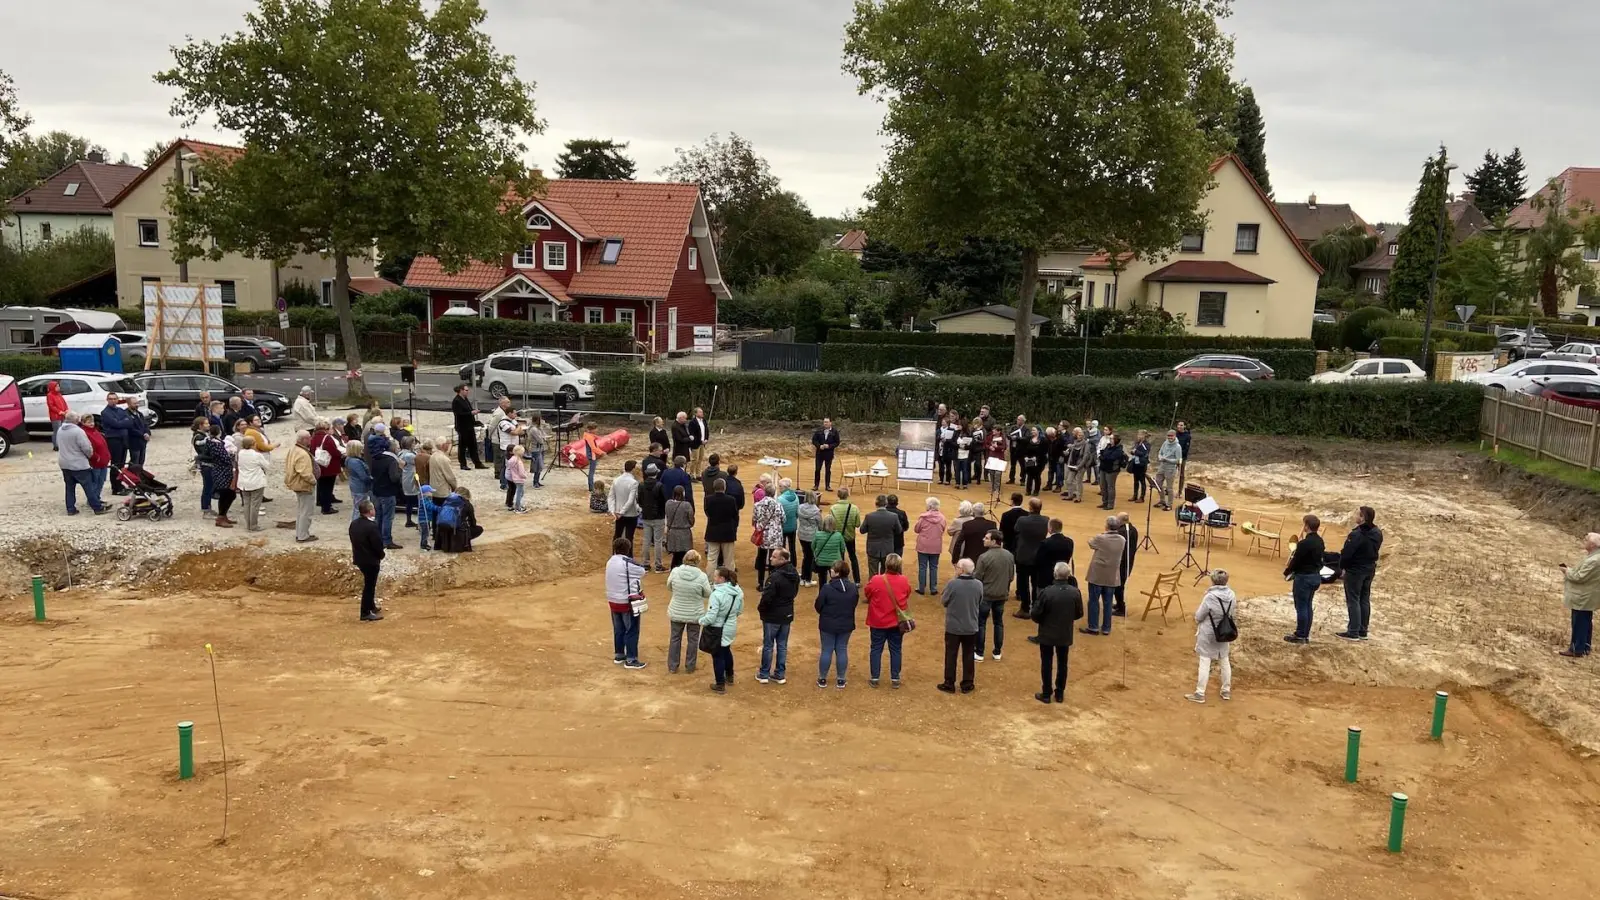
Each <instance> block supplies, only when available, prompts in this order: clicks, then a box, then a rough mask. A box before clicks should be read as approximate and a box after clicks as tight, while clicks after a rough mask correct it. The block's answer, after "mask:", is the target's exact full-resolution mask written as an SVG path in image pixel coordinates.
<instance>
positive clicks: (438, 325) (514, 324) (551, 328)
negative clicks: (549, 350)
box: [433, 316, 634, 353]
mask: <svg viewBox="0 0 1600 900" xmlns="http://www.w3.org/2000/svg"><path fill="white" fill-rule="evenodd" d="M433 328H434V331H436V332H438V333H439V334H483V335H497V336H510V337H522V338H527V339H528V340H529V341H532V342H534V343H535V344H548V345H550V346H553V347H577V346H578V345H579V344H584V345H585V347H586V349H590V350H597V351H600V352H620V353H631V352H633V343H634V341H633V330H632V329H631V328H629V327H628V326H626V325H587V324H583V323H579V322H529V321H526V320H523V319H480V318H476V317H473V318H468V317H466V316H444V317H443V318H440V319H438V320H437V321H435V322H434V323H433ZM599 345H603V346H604V347H615V348H617V349H616V350H614V351H612V350H601V347H600V346H599Z"/></svg>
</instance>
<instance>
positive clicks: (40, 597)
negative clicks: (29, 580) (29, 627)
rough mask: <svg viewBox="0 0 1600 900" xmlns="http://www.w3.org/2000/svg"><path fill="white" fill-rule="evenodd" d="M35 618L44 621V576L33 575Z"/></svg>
mask: <svg viewBox="0 0 1600 900" xmlns="http://www.w3.org/2000/svg"><path fill="white" fill-rule="evenodd" d="M33 620H34V621H35V622H43V621H44V576H43V575H35V576H33Z"/></svg>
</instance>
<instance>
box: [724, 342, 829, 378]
mask: <svg viewBox="0 0 1600 900" xmlns="http://www.w3.org/2000/svg"><path fill="white" fill-rule="evenodd" d="M821 363H822V345H821V344H786V343H781V342H778V341H741V342H740V343H739V368H741V369H743V370H745V371H747V372H753V371H767V372H815V371H817V368H818V366H820V365H821Z"/></svg>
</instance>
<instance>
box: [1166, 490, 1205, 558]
mask: <svg viewBox="0 0 1600 900" xmlns="http://www.w3.org/2000/svg"><path fill="white" fill-rule="evenodd" d="M1186 512H1187V513H1189V514H1190V515H1191V516H1192V518H1190V519H1189V521H1188V522H1184V521H1183V518H1184V513H1186ZM1177 516H1178V521H1179V523H1180V524H1183V525H1186V526H1187V527H1188V534H1187V539H1188V547H1187V548H1186V549H1185V550H1184V552H1183V556H1182V557H1180V558H1179V559H1178V561H1177V562H1176V563H1173V565H1172V568H1173V570H1174V571H1176V570H1178V569H1188V568H1193V567H1196V566H1198V565H1200V560H1198V559H1195V558H1194V527H1195V523H1196V522H1198V521H1200V518H1201V516H1200V512H1199V510H1197V509H1195V508H1194V504H1192V503H1185V504H1183V505H1182V506H1180V507H1178V512H1177Z"/></svg>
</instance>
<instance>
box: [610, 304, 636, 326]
mask: <svg viewBox="0 0 1600 900" xmlns="http://www.w3.org/2000/svg"><path fill="white" fill-rule="evenodd" d="M624 315H626V316H627V318H626V319H624V318H623V316H624ZM613 316H614V318H613V321H614V322H615V323H616V324H618V325H627V326H628V327H629V328H637V327H638V326H639V320H638V316H636V315H634V312H633V310H631V309H625V308H623V307H620V306H619V307H617V309H616V312H615V313H614V314H613Z"/></svg>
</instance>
